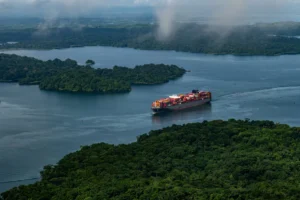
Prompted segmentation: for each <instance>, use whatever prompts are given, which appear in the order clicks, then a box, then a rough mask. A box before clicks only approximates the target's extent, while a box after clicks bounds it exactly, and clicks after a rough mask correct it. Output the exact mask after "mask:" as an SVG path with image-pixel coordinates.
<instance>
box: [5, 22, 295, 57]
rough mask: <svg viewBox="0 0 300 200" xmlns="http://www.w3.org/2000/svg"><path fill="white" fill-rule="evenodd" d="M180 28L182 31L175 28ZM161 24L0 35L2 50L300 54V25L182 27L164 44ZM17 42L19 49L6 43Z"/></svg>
mask: <svg viewBox="0 0 300 200" xmlns="http://www.w3.org/2000/svg"><path fill="white" fill-rule="evenodd" d="M176 27H177V26H176ZM157 28H158V27H157V26H156V25H149V24H145V25H126V26H119V25H116V26H113V25H111V26H93V27H84V28H82V29H81V30H80V31H78V30H73V29H72V28H50V29H48V30H47V34H37V33H39V32H38V31H37V30H36V29H33V28H31V29H17V30H14V29H12V30H7V29H6V30H2V31H0V43H3V45H0V48H3V49H8V48H26V49H53V48H69V47H79V46H97V45H101V46H115V47H131V48H137V49H148V50H176V51H184V52H194V53H208V54H236V55H279V54H299V53H300V39H297V38H293V37H286V36H298V35H300V23H290V24H289V23H278V24H277V23H272V24H257V25H245V26H234V27H226V26H214V25H198V24H194V23H191V24H188V23H186V24H180V25H179V26H178V27H177V28H176V29H175V30H174V32H173V33H172V34H171V35H170V36H169V37H168V38H167V39H165V40H159V39H158V37H157ZM8 41H17V42H18V43H17V44H6V42H8Z"/></svg>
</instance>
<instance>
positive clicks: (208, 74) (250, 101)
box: [0, 47, 300, 191]
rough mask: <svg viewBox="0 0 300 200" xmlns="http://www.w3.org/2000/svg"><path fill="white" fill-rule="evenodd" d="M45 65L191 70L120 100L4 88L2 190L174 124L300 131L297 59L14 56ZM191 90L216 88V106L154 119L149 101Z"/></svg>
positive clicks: (101, 52)
mask: <svg viewBox="0 0 300 200" xmlns="http://www.w3.org/2000/svg"><path fill="white" fill-rule="evenodd" d="M7 53H15V54H19V55H27V56H33V57H36V58H39V59H43V60H48V59H54V58H60V59H66V58H71V59H75V60H77V61H78V62H79V63H80V64H83V63H84V62H85V61H86V60H87V59H93V60H95V61H96V63H97V64H96V66H95V67H108V68H110V67H112V66H114V65H121V66H128V67H133V66H135V65H139V64H146V63H165V64H177V65H179V66H181V67H184V68H186V69H188V70H191V72H189V73H187V74H186V75H185V76H184V77H182V78H180V79H178V80H176V81H171V82H169V83H167V84H164V85H158V86H141V87H133V90H132V92H131V93H128V94H121V95H79V94H65V93H56V92H45V91H40V90H39V89H38V87H37V86H19V85H18V84H6V83H2V84H0V100H1V103H0V166H1V167H0V191H4V190H7V189H9V188H11V187H13V186H16V185H19V184H28V183H32V182H34V180H28V179H32V178H38V177H39V171H40V170H41V169H42V167H43V166H44V165H46V164H55V163H56V162H57V161H58V160H59V159H61V158H62V157H63V156H64V155H65V154H67V153H70V152H72V151H75V150H78V149H79V147H80V145H88V144H92V143H97V142H107V143H113V144H119V143H130V142H133V141H135V139H136V137H137V136H138V135H140V134H143V133H146V132H148V131H150V130H151V129H159V128H162V127H166V126H169V125H172V124H183V123H189V122H199V121H202V120H212V119H228V118H239V119H245V118H250V119H262V120H263V119H269V120H274V121H276V122H281V123H288V124H290V125H292V126H300V112H299V111H300V101H299V100H300V79H299V77H300V65H299V63H300V56H279V57H263V56H261V57H260V56H255V57H235V56H213V55H201V54H190V53H177V52H172V51H140V50H133V49H120V48H111V47H85V48H72V49H64V50H50V51H29V50H19V51H9V52H7ZM194 88H199V89H203V90H211V91H212V93H213V98H214V101H213V102H212V105H211V106H205V107H203V108H199V109H192V110H188V111H184V112H179V113H172V114H168V115H164V116H160V117H153V116H152V115H151V111H150V105H151V102H152V101H153V100H155V99H157V98H161V97H165V96H167V95H172V94H174V93H182V92H189V91H190V90H192V89H194Z"/></svg>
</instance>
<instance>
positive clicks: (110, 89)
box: [0, 54, 185, 93]
mask: <svg viewBox="0 0 300 200" xmlns="http://www.w3.org/2000/svg"><path fill="white" fill-rule="evenodd" d="M87 63H88V64H89V65H92V64H93V63H94V61H92V60H90V61H87ZM184 73H185V70H184V69H182V68H179V67H177V66H175V65H163V64H160V65H154V64H147V65H143V66H137V67H135V68H134V69H131V68H126V67H118V66H115V67H114V68H113V69H94V68H91V67H90V66H80V65H78V64H77V62H76V61H73V60H70V59H67V60H65V61H61V60H59V59H55V60H49V61H46V62H44V61H41V60H37V59H34V58H29V57H21V56H17V55H7V54H0V82H19V83H20V84H21V85H34V84H38V85H39V87H40V89H43V90H54V91H67V92H87V93H118V92H129V91H131V85H132V84H144V85H150V84H161V83H165V82H168V81H169V80H172V79H175V78H178V77H180V76H182V75H183V74H184Z"/></svg>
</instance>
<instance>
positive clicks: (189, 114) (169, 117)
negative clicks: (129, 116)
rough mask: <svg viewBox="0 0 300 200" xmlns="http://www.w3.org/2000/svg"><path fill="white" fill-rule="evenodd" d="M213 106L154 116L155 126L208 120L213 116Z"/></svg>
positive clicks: (207, 105)
mask: <svg viewBox="0 0 300 200" xmlns="http://www.w3.org/2000/svg"><path fill="white" fill-rule="evenodd" d="M211 110H212V105H211V104H205V105H202V106H199V107H194V108H189V109H185V110H180V111H173V112H165V113H160V114H158V115H153V116H152V123H153V124H159V125H163V124H170V122H171V123H173V124H175V123H179V122H180V121H191V120H196V119H199V118H204V117H205V118H207V117H208V116H210V115H211V113H212V112H211Z"/></svg>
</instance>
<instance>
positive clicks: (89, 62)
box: [85, 60, 95, 66]
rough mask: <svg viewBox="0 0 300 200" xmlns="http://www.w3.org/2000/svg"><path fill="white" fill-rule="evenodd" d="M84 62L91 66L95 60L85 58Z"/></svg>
mask: <svg viewBox="0 0 300 200" xmlns="http://www.w3.org/2000/svg"><path fill="white" fill-rule="evenodd" d="M85 64H86V65H87V66H93V65H94V64H95V61H93V60H87V61H86V62H85Z"/></svg>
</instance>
